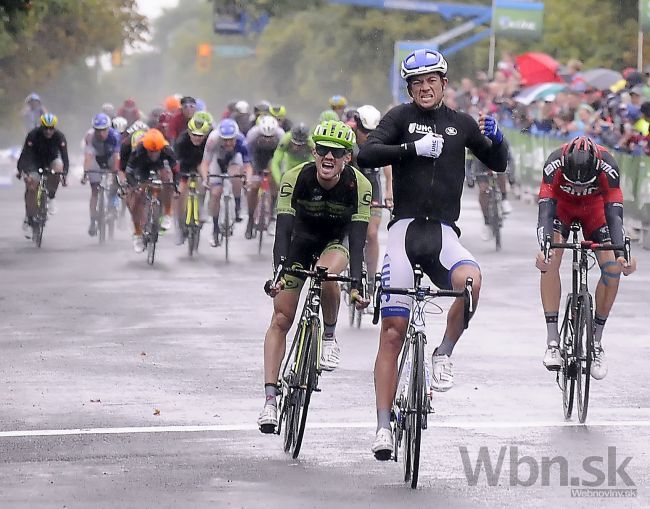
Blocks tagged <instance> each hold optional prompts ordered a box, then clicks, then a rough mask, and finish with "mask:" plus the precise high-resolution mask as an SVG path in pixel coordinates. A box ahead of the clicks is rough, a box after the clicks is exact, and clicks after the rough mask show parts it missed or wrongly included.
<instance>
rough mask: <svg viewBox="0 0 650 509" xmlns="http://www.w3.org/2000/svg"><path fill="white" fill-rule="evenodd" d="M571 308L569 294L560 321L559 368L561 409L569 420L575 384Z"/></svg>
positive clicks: (571, 302)
mask: <svg viewBox="0 0 650 509" xmlns="http://www.w3.org/2000/svg"><path fill="white" fill-rule="evenodd" d="M572 307H573V297H572V295H571V294H569V296H568V297H567V302H566V311H565V312H564V318H563V320H562V328H561V329H560V337H561V341H562V345H561V346H562V366H561V367H560V373H559V379H558V380H559V382H560V389H562V408H563V409H564V418H565V419H570V418H571V413H572V412H573V396H574V392H575V384H576V365H575V357H574V355H575V350H574V347H573V336H574V330H573V320H572V319H571V314H572Z"/></svg>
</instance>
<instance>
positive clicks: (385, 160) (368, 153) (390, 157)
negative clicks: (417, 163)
mask: <svg viewBox="0 0 650 509" xmlns="http://www.w3.org/2000/svg"><path fill="white" fill-rule="evenodd" d="M414 155H415V145H414V144H413V143H403V144H402V145H385V144H384V143H381V142H380V141H378V140H373V139H372V138H369V139H368V141H367V142H366V143H364V144H363V145H362V146H361V148H360V149H359V155H358V156H357V162H358V163H359V165H360V166H362V167H364V168H377V167H379V166H386V165H389V164H394V163H398V162H400V161H401V160H402V159H403V158H405V157H411V156H414Z"/></svg>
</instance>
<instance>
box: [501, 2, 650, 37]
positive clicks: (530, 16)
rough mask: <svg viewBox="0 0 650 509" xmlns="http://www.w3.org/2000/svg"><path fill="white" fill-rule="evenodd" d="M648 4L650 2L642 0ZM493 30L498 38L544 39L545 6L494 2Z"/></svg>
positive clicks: (529, 3) (527, 3)
mask: <svg viewBox="0 0 650 509" xmlns="http://www.w3.org/2000/svg"><path fill="white" fill-rule="evenodd" d="M641 1H642V2H643V3H648V1H649V0H641ZM493 9H494V10H493V14H492V30H493V31H494V33H495V34H496V35H497V36H500V37H509V38H513V39H526V40H534V39H540V38H541V37H542V28H543V24H544V4H543V3H541V2H518V1H516V0H494V4H493Z"/></svg>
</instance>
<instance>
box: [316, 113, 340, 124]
mask: <svg viewBox="0 0 650 509" xmlns="http://www.w3.org/2000/svg"><path fill="white" fill-rule="evenodd" d="M327 120H340V119H339V116H338V115H337V114H336V112H335V111H334V110H325V111H323V112H322V113H321V114H320V115H319V116H318V123H319V124H320V123H322V122H325V121H327Z"/></svg>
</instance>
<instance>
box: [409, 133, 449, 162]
mask: <svg viewBox="0 0 650 509" xmlns="http://www.w3.org/2000/svg"><path fill="white" fill-rule="evenodd" d="M444 143H445V139H444V138H443V137H442V136H441V135H439V134H434V133H427V134H425V135H424V136H422V138H420V139H419V140H417V141H415V142H413V144H414V145H415V152H416V154H417V155H419V156H423V157H433V158H434V159H437V158H438V157H440V154H441V153H442V146H443V145H444Z"/></svg>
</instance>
